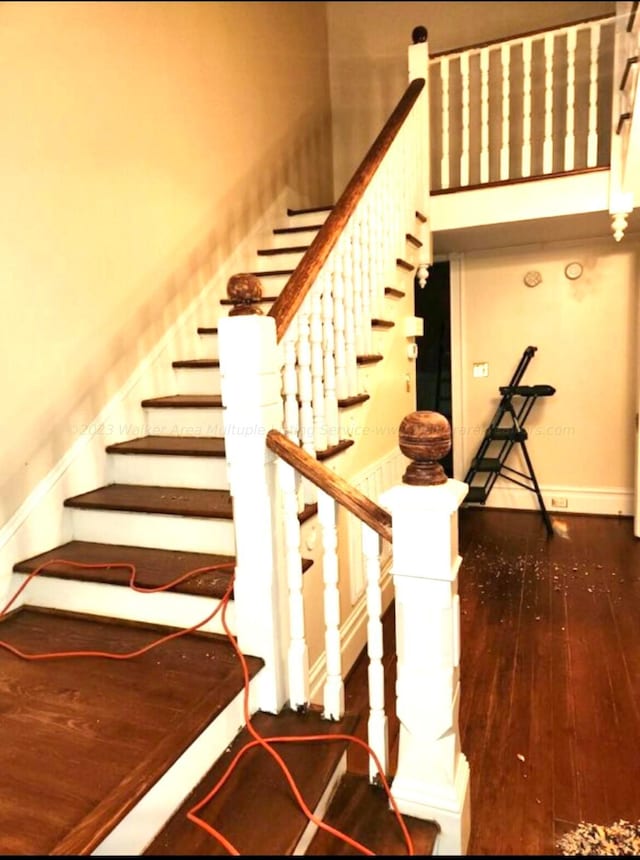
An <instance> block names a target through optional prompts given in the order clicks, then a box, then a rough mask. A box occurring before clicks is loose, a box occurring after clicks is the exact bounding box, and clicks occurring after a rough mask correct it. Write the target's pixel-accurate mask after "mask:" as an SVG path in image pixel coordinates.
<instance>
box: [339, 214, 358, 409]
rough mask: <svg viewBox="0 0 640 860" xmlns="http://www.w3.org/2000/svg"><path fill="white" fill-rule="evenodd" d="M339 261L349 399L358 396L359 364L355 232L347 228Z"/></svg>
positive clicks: (341, 241) (342, 238)
mask: <svg viewBox="0 0 640 860" xmlns="http://www.w3.org/2000/svg"><path fill="white" fill-rule="evenodd" d="M338 248H339V253H338V259H339V260H340V269H341V271H342V272H343V274H344V277H343V280H342V286H343V299H344V362H345V371H346V379H347V395H346V396H347V397H353V396H354V395H355V394H358V362H357V353H356V327H355V312H354V294H353V282H352V280H351V277H350V275H351V259H350V257H351V254H352V252H353V230H352V229H349V228H347V230H346V231H345V232H344V233H343V235H342V237H341V239H340V240H339V241H338Z"/></svg>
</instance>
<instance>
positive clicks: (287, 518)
mask: <svg viewBox="0 0 640 860" xmlns="http://www.w3.org/2000/svg"><path fill="white" fill-rule="evenodd" d="M278 480H279V484H280V491H281V503H282V505H281V511H282V518H283V523H284V545H285V567H286V573H287V585H288V598H289V599H288V604H289V648H288V656H287V662H288V682H289V704H290V706H291V708H293V709H294V710H297V709H298V708H302V707H304V706H306V705H307V704H308V702H309V649H308V647H307V641H306V635H305V625H304V600H303V592H302V557H301V554H300V543H301V541H300V520H299V518H298V495H297V491H296V485H297V479H296V473H295V470H294V468H293V467H292V466H290V465H289V464H288V463H285V461H284V460H282V459H280V458H278Z"/></svg>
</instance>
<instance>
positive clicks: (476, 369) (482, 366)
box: [473, 361, 489, 379]
mask: <svg viewBox="0 0 640 860" xmlns="http://www.w3.org/2000/svg"><path fill="white" fill-rule="evenodd" d="M473 376H474V378H475V379H480V378H481V377H483V376H489V363H488V362H487V361H474V363H473Z"/></svg>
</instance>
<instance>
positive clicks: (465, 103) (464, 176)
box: [460, 52, 469, 187]
mask: <svg viewBox="0 0 640 860" xmlns="http://www.w3.org/2000/svg"><path fill="white" fill-rule="evenodd" d="M460 75H461V78H462V149H461V151H460V185H461V186H463V187H464V186H465V185H468V184H469V54H468V53H466V52H465V53H464V54H461V55H460Z"/></svg>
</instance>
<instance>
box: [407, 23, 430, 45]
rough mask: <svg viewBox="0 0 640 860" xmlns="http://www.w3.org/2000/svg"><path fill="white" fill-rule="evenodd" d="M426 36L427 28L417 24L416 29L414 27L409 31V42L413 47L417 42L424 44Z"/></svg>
mask: <svg viewBox="0 0 640 860" xmlns="http://www.w3.org/2000/svg"><path fill="white" fill-rule="evenodd" d="M427 36H428V33H427V28H426V27H423V26H422V24H419V25H418V26H417V27H414V28H413V30H412V31H411V41H412V42H413V44H414V45H417V44H418V43H419V42H426V41H427Z"/></svg>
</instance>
